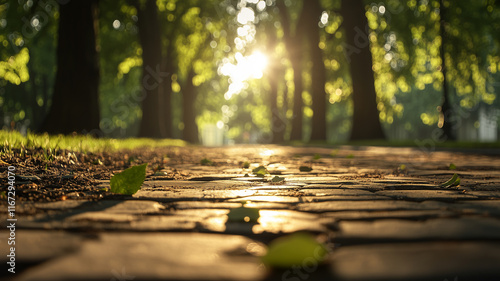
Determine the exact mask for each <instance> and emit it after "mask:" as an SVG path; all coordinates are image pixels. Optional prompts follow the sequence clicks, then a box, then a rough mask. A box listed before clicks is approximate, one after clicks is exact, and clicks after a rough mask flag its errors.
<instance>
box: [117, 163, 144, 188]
mask: <svg viewBox="0 0 500 281" xmlns="http://www.w3.org/2000/svg"><path fill="white" fill-rule="evenodd" d="M147 165H148V164H143V165H139V166H133V167H130V168H128V169H126V170H124V171H123V172H121V173H119V174H116V175H114V176H113V177H112V178H111V180H110V181H109V184H110V185H111V192H113V193H118V194H125V195H132V194H134V193H136V192H137V191H138V190H139V189H141V186H142V183H143V182H144V180H145V179H146V167H147Z"/></svg>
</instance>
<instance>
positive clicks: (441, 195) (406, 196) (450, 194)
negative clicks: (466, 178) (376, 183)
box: [376, 190, 477, 201]
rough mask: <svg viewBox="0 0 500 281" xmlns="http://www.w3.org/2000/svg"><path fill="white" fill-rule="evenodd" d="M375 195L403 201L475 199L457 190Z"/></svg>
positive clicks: (379, 192) (389, 192) (400, 191)
mask: <svg viewBox="0 0 500 281" xmlns="http://www.w3.org/2000/svg"><path fill="white" fill-rule="evenodd" d="M376 194H379V195H384V196H388V197H392V198H394V199H403V200H416V201H425V200H446V201H455V200H467V199H477V197H476V196H474V195H471V194H468V193H462V192H461V191H459V190H383V191H377V192H376Z"/></svg>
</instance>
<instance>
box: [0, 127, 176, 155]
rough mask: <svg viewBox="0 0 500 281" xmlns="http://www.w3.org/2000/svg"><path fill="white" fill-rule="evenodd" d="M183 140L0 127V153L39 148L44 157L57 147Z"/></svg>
mask: <svg viewBox="0 0 500 281" xmlns="http://www.w3.org/2000/svg"><path fill="white" fill-rule="evenodd" d="M185 145H186V142H184V141H182V140H174V139H147V138H129V139H110V138H93V137H90V136H82V135H76V136H64V135H48V134H42V135H38V134H33V133H28V134H27V135H26V136H23V135H21V134H20V133H19V132H17V131H5V130H0V155H1V154H11V153H12V151H13V150H21V153H22V152H23V151H25V150H34V149H42V150H43V151H44V154H45V155H46V157H50V155H51V154H53V153H55V152H56V151H58V150H69V151H75V152H80V153H100V152H104V151H107V152H111V151H118V150H123V149H134V148H138V147H164V146H185Z"/></svg>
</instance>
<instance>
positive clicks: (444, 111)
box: [439, 0, 456, 141]
mask: <svg viewBox="0 0 500 281" xmlns="http://www.w3.org/2000/svg"><path fill="white" fill-rule="evenodd" d="M440 3H441V6H440V9H439V11H440V13H441V19H440V30H439V32H440V35H441V46H440V48H439V51H440V56H441V72H442V73H443V103H442V104H441V112H440V114H441V118H442V120H443V123H442V124H440V125H441V131H442V135H441V137H442V139H443V140H451V141H453V140H456V138H455V134H454V132H453V125H452V124H451V123H450V121H449V120H451V119H452V118H453V117H452V115H453V109H452V107H451V105H450V93H449V89H448V80H447V79H446V55H445V50H444V49H445V48H444V45H445V41H446V30H445V25H446V18H445V16H446V8H445V6H444V1H443V0H441V2H440Z"/></svg>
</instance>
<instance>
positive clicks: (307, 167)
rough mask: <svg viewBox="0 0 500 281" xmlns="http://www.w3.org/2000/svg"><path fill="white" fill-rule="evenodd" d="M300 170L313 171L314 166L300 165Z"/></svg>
mask: <svg viewBox="0 0 500 281" xmlns="http://www.w3.org/2000/svg"><path fill="white" fill-rule="evenodd" d="M299 171H301V172H310V171H312V167H309V166H300V167H299Z"/></svg>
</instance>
